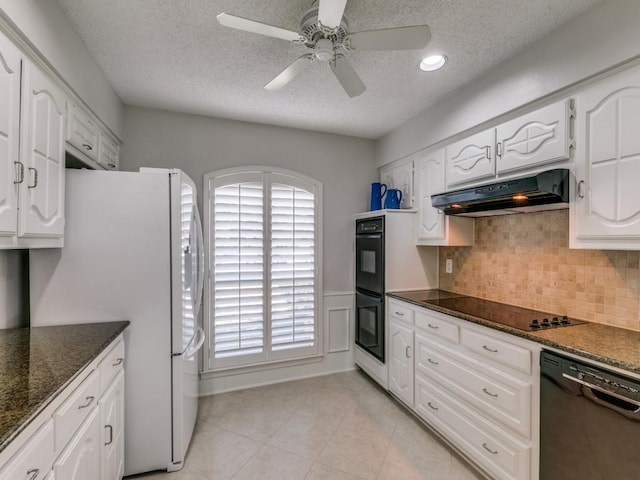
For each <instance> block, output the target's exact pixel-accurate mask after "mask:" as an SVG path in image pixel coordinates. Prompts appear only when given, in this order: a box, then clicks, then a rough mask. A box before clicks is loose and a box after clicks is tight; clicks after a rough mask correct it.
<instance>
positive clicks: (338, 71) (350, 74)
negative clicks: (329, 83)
mask: <svg viewBox="0 0 640 480" xmlns="http://www.w3.org/2000/svg"><path fill="white" fill-rule="evenodd" d="M329 67H331V70H332V71H333V74H334V75H335V76H336V78H337V79H338V81H339V82H340V84H341V85H342V88H344V90H345V92H347V95H349V96H350V97H357V96H358V95H360V94H361V93H362V92H364V91H365V90H366V88H367V87H366V86H365V85H364V83H362V80H360V77H359V76H358V74H357V73H356V71H355V70H354V69H353V67H352V66H351V64H350V63H349V62H348V61H347V59H346V58H344V57H343V56H342V55H336V58H335V60H334V61H332V62H329Z"/></svg>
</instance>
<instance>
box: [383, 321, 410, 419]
mask: <svg viewBox="0 0 640 480" xmlns="http://www.w3.org/2000/svg"><path fill="white" fill-rule="evenodd" d="M413 376H414V375H413V326H411V325H409V324H407V323H405V322H403V321H399V320H398V319H397V317H394V316H393V314H391V318H390V321H389V391H390V392H392V393H394V394H395V395H396V396H397V397H398V398H400V399H401V400H402V401H403V402H404V403H406V404H407V405H409V406H411V407H412V406H413V382H414V378H413Z"/></svg>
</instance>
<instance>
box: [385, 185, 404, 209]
mask: <svg viewBox="0 0 640 480" xmlns="http://www.w3.org/2000/svg"><path fill="white" fill-rule="evenodd" d="M401 204H402V191H401V190H396V189H395V188H390V189H389V190H387V198H385V200H384V208H392V209H397V208H400V205H401Z"/></svg>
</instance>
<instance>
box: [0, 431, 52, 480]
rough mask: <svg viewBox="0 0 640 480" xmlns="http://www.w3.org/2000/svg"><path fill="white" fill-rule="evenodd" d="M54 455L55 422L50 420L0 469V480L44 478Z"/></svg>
mask: <svg viewBox="0 0 640 480" xmlns="http://www.w3.org/2000/svg"><path fill="white" fill-rule="evenodd" d="M53 455H54V449H53V422H51V421H50V420H49V421H48V422H47V423H45V424H44V425H43V426H42V427H40V429H39V430H38V431H37V432H36V433H35V434H34V435H33V436H32V437H31V438H30V439H29V440H28V441H27V443H26V444H25V445H24V446H23V447H22V448H21V449H20V450H19V451H18V453H17V454H16V455H15V456H14V457H13V458H12V459H11V460H10V461H9V462H8V463H7V465H6V466H5V467H4V468H3V469H2V471H0V480H23V479H29V478H34V479H36V478H37V479H40V478H44V477H45V475H46V474H47V472H48V471H50V470H51V462H52V461H53Z"/></svg>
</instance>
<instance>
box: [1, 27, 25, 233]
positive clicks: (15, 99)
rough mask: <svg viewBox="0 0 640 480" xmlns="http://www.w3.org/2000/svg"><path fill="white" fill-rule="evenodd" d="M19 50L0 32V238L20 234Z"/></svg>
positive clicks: (21, 172) (20, 60)
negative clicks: (18, 183) (18, 232)
mask: <svg viewBox="0 0 640 480" xmlns="http://www.w3.org/2000/svg"><path fill="white" fill-rule="evenodd" d="M21 65H22V59H21V54H20V51H19V50H18V48H17V47H15V46H14V45H13V44H12V43H11V42H10V41H9V39H7V37H5V36H4V35H2V34H1V33H0V236H3V237H6V236H8V237H9V238H10V239H11V237H14V236H15V235H16V233H17V231H18V194H17V192H18V185H17V182H19V181H20V179H21V176H22V175H23V173H24V170H23V167H22V165H21V164H20V159H19V140H20V129H19V127H20V71H21Z"/></svg>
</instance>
